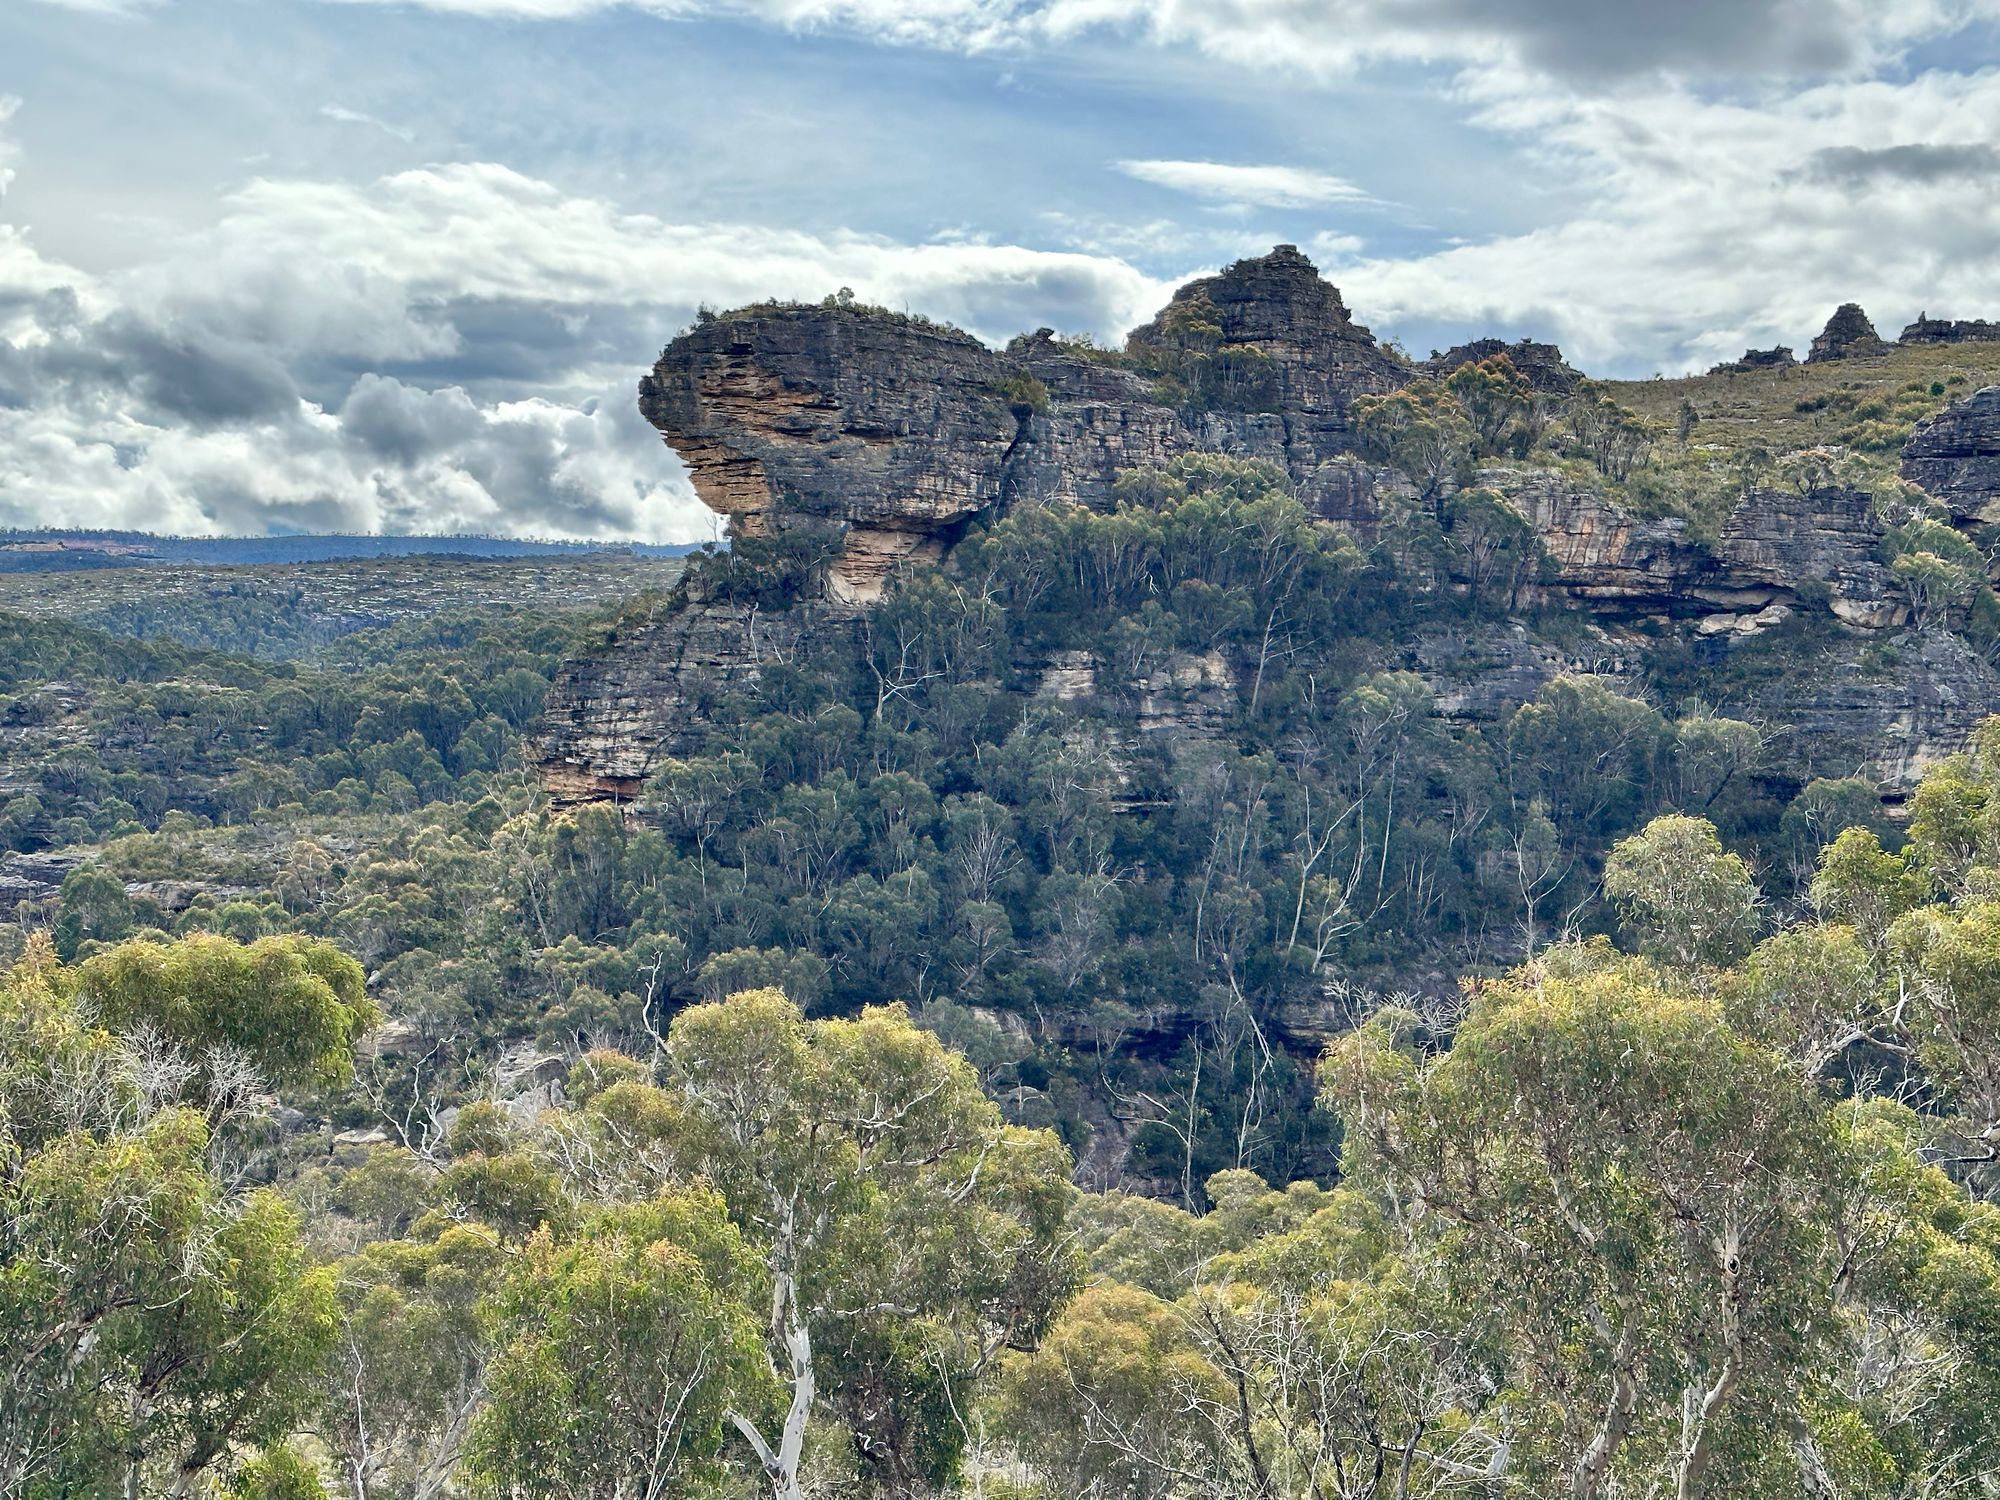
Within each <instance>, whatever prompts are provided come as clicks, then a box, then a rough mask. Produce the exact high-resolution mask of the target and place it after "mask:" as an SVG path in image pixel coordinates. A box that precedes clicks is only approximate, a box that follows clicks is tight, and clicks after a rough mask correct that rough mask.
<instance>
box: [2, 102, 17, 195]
mask: <svg viewBox="0 0 2000 1500" xmlns="http://www.w3.org/2000/svg"><path fill="white" fill-rule="evenodd" d="M20 108H21V101H20V100H19V99H18V98H16V97H15V96H14V95H12V94H0V198H4V197H6V196H7V189H8V188H9V187H11V186H13V183H14V161H15V159H16V158H17V157H18V156H19V155H20V148H19V147H17V146H16V145H15V144H14V143H13V142H12V141H11V140H9V139H8V138H7V136H6V135H5V134H4V132H5V131H6V129H7V126H8V124H9V122H10V121H12V120H13V118H14V116H15V114H16V113H18V112H19V110H20Z"/></svg>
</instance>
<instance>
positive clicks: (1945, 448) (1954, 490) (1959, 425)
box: [1903, 386, 2000, 524]
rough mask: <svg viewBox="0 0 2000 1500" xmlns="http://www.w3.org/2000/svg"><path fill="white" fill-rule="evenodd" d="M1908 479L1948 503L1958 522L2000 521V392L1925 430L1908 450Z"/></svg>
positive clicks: (1978, 397) (1988, 392)
mask: <svg viewBox="0 0 2000 1500" xmlns="http://www.w3.org/2000/svg"><path fill="white" fill-rule="evenodd" d="M1903 477H1904V478H1905V479H1908V480H1910V481H1911V482H1912V483H1915V484H1918V485H1921V486H1922V487H1923V488H1924V489H1925V490H1926V491H1928V492H1929V493H1930V494H1931V495H1933V496H1935V497H1936V498H1937V499H1939V500H1942V501H1943V502H1944V504H1945V505H1946V507H1947V508H1948V509H1949V510H1950V511H1951V514H1952V519H1953V520H1954V521H1957V522H1959V523H1961V524H1964V523H1971V522H1988V523H1990V522H1995V521H2000V386H1988V387H1987V388H1986V389H1985V390H1983V391H1979V392H1976V393H1975V394H1973V395H1971V396H1969V397H1967V398H1966V399H1965V400H1963V401H1956V402H1953V403H1952V404H1951V405H1950V406H1949V407H1947V408H1945V410H1944V411H1942V412H1940V413H1939V414H1938V415H1937V416H1935V417H1933V418H1931V420H1930V421H1928V422H1925V423H1923V424H1922V425H1921V426H1919V427H1918V428H1917V430H1916V432H1915V434H1914V435H1913V436H1912V437H1911V438H1910V441H1909V443H1908V445H1907V446H1906V447H1905V448H1904V449H1903Z"/></svg>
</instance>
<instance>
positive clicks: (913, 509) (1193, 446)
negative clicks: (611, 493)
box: [639, 245, 1414, 604]
mask: <svg viewBox="0 0 2000 1500" xmlns="http://www.w3.org/2000/svg"><path fill="white" fill-rule="evenodd" d="M1413 374H1414V372H1413V371H1412V370H1411V368H1410V367H1409V366H1408V365H1407V364H1406V363H1404V362H1403V361H1402V360H1400V359H1398V358H1397V357H1396V356H1394V355H1392V354H1390V353H1388V352H1387V351H1385V350H1384V349H1382V348H1381V347H1380V346H1379V345H1377V344H1376V342H1375V340H1374V337H1373V336H1372V335H1371V334H1370V333H1369V332H1368V330H1367V329H1366V328H1363V327H1361V326H1360V325H1359V324H1357V323H1355V322H1354V320H1353V319H1352V318H1351V317H1350V316H1349V315H1348V312H1347V309H1346V307H1345V305H1344V304H1343V303H1342V302H1341V299H1340V293H1339V292H1338V291H1337V290H1335V289H1334V288H1333V287H1332V286H1331V285H1329V284H1328V283H1327V282H1326V281H1324V280H1322V279H1321V278H1320V275H1319V273H1318V272H1317V271H1316V270H1315V269H1314V268H1313V264H1312V262H1311V261H1310V260H1308V259H1307V258H1306V257H1305V256H1303V255H1301V254H1300V253H1299V252H1298V251H1297V250H1296V249H1295V248H1293V247H1291V246H1289V245H1281V246H1279V247H1278V248H1277V249H1276V250H1274V251H1272V253H1271V254H1269V255H1267V256H1263V257H1260V258H1257V259H1253V260H1245V261H1239V262H1237V263H1236V264H1235V265H1233V266H1231V267H1229V268H1228V269H1227V270H1225V271H1222V272H1220V273H1219V274H1217V275H1215V276H1209V277H1204V278H1202V279H1201V280H1199V281H1194V282H1190V283H1189V284H1188V285H1187V286H1185V287H1182V288H1181V290H1180V291H1179V292H1177V293H1175V295H1174V299H1173V301H1172V302H1171V303H1170V304H1169V305H1168V306H1167V308H1166V309H1165V310H1163V311H1162V312H1161V313H1160V315H1159V316H1158V317H1157V318H1155V319H1154V320H1153V321H1152V322H1151V323H1149V324H1147V325H1146V326H1145V327H1143V328H1140V329H1138V330H1136V331H1135V332H1134V333H1133V334H1132V337H1131V340H1130V343H1129V345H1128V349H1127V352H1126V353H1125V354H1123V355H1115V356H1109V357H1106V356H1103V355H1099V354H1095V353H1094V351H1091V352H1086V351H1081V350H1078V349H1076V348H1072V347H1070V346H1066V345H1064V344H1062V343H1060V342H1058V341H1057V340H1056V339H1055V338H1054V336H1053V335H1052V334H1050V333H1049V332H1048V331H1047V330H1043V331H1042V332H1040V333H1038V334H1034V335H1031V336H1028V337H1026V338H1021V339H1016V340H1015V341H1014V342H1013V343H1012V344H1010V345H1008V347H1007V348H1006V349H1005V350H997V351H996V350H992V349H988V348H987V347H986V346H985V345H983V344H981V343H980V342H979V341H978V340H977V339H975V338H973V337H972V336H971V335H970V334H965V333H961V332H959V331H957V330H956V329H951V328H945V327H941V326H939V325H937V324H934V323H930V322H927V321H924V320H922V319H915V318H908V317H902V316H899V315H897V314H894V313H890V312H886V311H883V310H881V309H878V308H867V307H861V306H856V305H852V304H848V303H841V302H835V303H832V304H826V305H818V306H762V307H753V308H747V309H744V310H743V311H741V312H736V313H731V314H728V315H725V316H723V317H719V318H710V319H707V320H705V321H703V322H702V323H700V324H698V325H697V326H696V327H694V328H692V329H690V330H689V331H688V332H686V333H684V334H682V335H681V336H680V337H679V338H677V339H675V340H674V342H673V343H672V344H671V345H669V346H668V348H667V350H666V352H665V353H664V354H662V355H661V356H660V360H659V363H658V364H657V365H656V366H655V367H654V370H653V372H652V374H651V375H649V376H648V377H647V378H646V379H645V381H644V382H642V384H641V386H640V401H639V404H640V410H641V411H642V412H643V413H644V414H645V416H646V418H647V420H648V421H650V422H652V423H653V425H654V426H655V427H657V428H659V430H660V432H661V434H662V435H663V436H664V437H665V438H666V440H667V441H668V442H669V443H670V444H671V445H672V446H673V448H674V451H675V452H677V453H678V454H679V455H680V456H681V458H682V459H683V460H684V461H685V462H686V464H687V466H688V470H689V474H690V476H691V477H692V479H693V481H694V486H695V491H696V493H697V494H699V495H700V496H701V498H702V500H703V501H704V503H706V504H707V505H708V506H709V508H710V509H712V510H715V511H717V512H719V513H720V514H722V515H725V516H727V517H729V520H730V527H731V534H732V535H735V536H767V535H771V534H773V533H775V532H778V531H782V530H784V529H786V528H788V527H794V526H806V525H819V526H831V527H834V528H837V529H838V530H839V532H840V533H841V546H840V549H839V553H838V555H837V556H836V558H835V559H834V561H833V564H832V566H831V568H830V570H829V574H828V579H827V592H828V596H829V597H830V598H831V599H832V600H833V601H835V602H836V603H854V604H859V603H866V602H868V601H869V600H871V599H873V598H874V597H876V596H877V595H878V594H879V593H880V591H881V588H882V584H883V580H884V578H885V576H886V574H887V573H888V571H889V570H890V569H891V568H892V567H894V566H895V564H896V563H898V562H899V561H901V560H903V559H905V558H909V557H912V556H925V555H935V554H936V553H937V552H938V551H939V550H940V549H941V548H943V547H945V546H948V545H949V544H950V543H951V541H952V540H954V539H955V538H956V536H957V535H958V534H959V532H960V531H962V529H963V527H964V526H965V524H966V523H967V522H968V521H969V520H970V519H971V518H972V517H974V516H976V515H979V514H981V513H982V512H986V511H990V510H993V509H996V508H1000V507H1004V506H1007V505H1011V504H1015V503H1021V502H1027V503H1035V502H1042V501H1048V500H1054V499H1060V500H1068V501H1076V502H1079V503H1082V504H1101V503H1104V502H1105V501H1106V499H1107V498H1108V496H1109V494H1110V488H1111V484H1112V482H1113V480H1114V479H1115V477H1116V476H1117V475H1118V474H1119V473H1120V472H1122V471H1123V470H1126V469H1130V468H1134V467H1138V466H1141V465H1145V464H1158V463H1162V462H1165V461H1166V460H1168V459H1170V458H1172V457H1173V456H1174V455H1175V454H1178V453H1184V452H1189V451H1193V450H1197V449H1202V450H1211V451H1218V452H1228V453H1237V454H1242V455H1244V456H1248V457H1256V458H1265V459H1269V460H1271V461H1272V462H1275V463H1279V464H1282V465H1284V466H1285V467H1286V468H1287V469H1289V470H1290V471H1291V473H1292V474H1293V476H1294V478H1295V479H1298V480H1300V481H1301V482H1306V481H1309V480H1310V478H1311V476H1312V474H1313V473H1314V472H1315V471H1316V470H1317V469H1318V468H1320V466H1321V465H1323V464H1325V463H1326V462H1328V461H1329V460H1332V459H1335V458H1337V457H1339V456H1341V455H1343V454H1347V453H1350V452H1351V451H1352V450H1353V448H1354V439H1353V432H1352V427H1351V425H1350V423H1349V421H1348V408H1349V406H1350V404H1351V403H1352V401H1353V399H1354V398H1355V397H1356V396H1358V395H1363V394H1368V393H1372V392H1381V391H1388V390H1393V389H1395V388H1396V387H1398V386H1400V385H1402V384H1404V383H1406V382H1407V381H1409V380H1410V379H1411V378H1413Z"/></svg>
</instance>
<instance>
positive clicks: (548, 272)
mask: <svg viewBox="0 0 2000 1500" xmlns="http://www.w3.org/2000/svg"><path fill="white" fill-rule="evenodd" d="M1278 243H1292V244H1297V245H1299V246H1300V247H1302V248H1303V249H1304V250H1305V251H1306V252H1307V253H1308V254H1309V255H1311V256H1312V257H1313V258H1314V260H1315V261H1316V262H1317V263H1318V264H1319V266H1320V268H1321V270H1322V272H1323V273H1324V274H1325V275H1326V276H1327V277H1328V278H1329V279H1330V280H1332V281H1333V282H1335V283H1336V284H1337V285H1338V286H1339V287H1340V288H1341V290H1342V292H1343V294H1344V295H1345V297H1346V300H1347V303H1348V306H1349V307H1350V308H1351V309H1352V310H1353V312H1354V314H1355V316H1356V317H1357V318H1358V319H1359V320H1360V321H1362V322H1363V323H1366V324H1368V325H1369V326H1370V327H1372V328H1373V329H1374V331H1375V332H1376V334H1377V335H1378V336H1379V337H1382V338H1385V339H1395V340H1396V341H1397V342H1398V343H1399V344H1400V345H1401V346H1402V347H1404V348H1405V349H1407V350H1408V351H1409V352H1410V353H1412V354H1413V355H1416V356H1417V357H1422V356H1423V355H1425V354H1427V353H1429V352H1430V351H1431V350H1432V349H1433V348H1442V347H1447V346H1449V345H1450V344H1452V343H1456V342H1459V341H1462V340H1463V339H1466V338H1469V337H1477V336H1483V335H1488V334H1491V335H1497V336H1500V337H1504V338H1509V339H1513V338H1520V337H1534V338H1537V339H1553V340H1555V341H1557V342H1559V343H1560V344H1561V345H1562V347H1563V349H1564V351H1565V352H1566V354H1568V356H1569V357H1570V359H1571V361H1572V362H1573V363H1575V364H1577V365H1578V366H1580V367H1582V368H1583V369H1585V370H1587V371H1590V372H1591V373H1595V374H1601V375H1607V376H1621V377H1643V376H1648V375H1651V374H1654V373H1662V372H1663V373H1670V374H1674V373H1680V372H1683V371H1686V370H1690V369H1701V368H1705V367H1706V366H1707V365H1709V364H1712V363H1714V362H1716V361H1718V360H1721V359H1726V358H1732V357H1734V356H1735V355H1737V354H1739V353H1740V352H1741V351H1742V350H1743V349H1744V348H1746V347H1749V346H1752V345H1755V346H1760V347H1761V346H1768V345H1770V344H1773V343H1780V342H1782V343H1787V344H1791V345H1794V346H1796V347H1802V346H1803V345H1804V344H1805V343H1806V342H1807V341H1808V340H1809V339H1810V338H1811V337H1812V335H1813V334H1814V333H1815V332H1816V331H1817V330H1818V328H1819V327H1820V326H1821V324H1823V323H1824V322H1825V320H1826V317H1827V315H1828V314H1829V313H1830V312H1831V311H1832V309H1833V307H1834V306H1835V305H1836V304H1838V303H1840V302H1843V301H1848V300H1854V301H1859V302H1861V303H1862V305H1863V306H1864V307H1866V308H1867V310H1868V311H1869V313H1870V314H1871V315H1872V316H1873V317H1874V320H1875V322H1876V325H1877V326H1878V328H1880V329H1881V330H1882V331H1883V333H1884V334H1885V335H1886V336H1888V337H1891V338H1893V337H1894V336H1895V334H1896V332H1897V331H1899V330H1900V329H1901V327H1902V325H1903V324H1904V323H1906V322H1908V321H1909V320H1911V319H1912V318H1914V317H1916V316H1917V314H1918V313H1919V312H1920V311H1921V312H1929V313H1930V314H1932V315H1933V316H1947V317H2000V0H0V525H11V526H37V525H64V526H93V527H97V526H114V527H132V528H137V529H143V530H152V531H162V532H179V533H186V534H217V533H229V534H261V533H267V532H285V531H301V530H304V531H327V530H339V531H391V532H411V531H418V532H437V531H478V532H489V533H497V534H504V535H519V536H549V537H605V538H630V539H638V540H646V541H661V542H671V541H696V540H705V539H708V538H710V537H713V536H716V535H717V534H718V528H717V523H716V519H715V518H714V517H713V516H711V515H710V514H709V513H708V512H707V511H706V510H705V509H704V508H703V507H702V506H701V505H700V503H699V502H698V501H697V500H696V499H695V498H694V495H693V492H692V490H691V489H690V488H689V486H688V483H687V479H686V475H685V472H684V470H683V469H682V467H681V465H680V463H679V461H678V460H677V459H676V458H675V457H674V456H673V455H672V453H671V452H670V451H669V450H668V449H667V448H666V447H665V446H664V445H663V444H662V443H661V441H660V439H659V437H658V435H657V434H656V433H654V432H653V431H652V430H651V429H650V428H649V427H647V425H646V424H645V423H644V422H643V421H642V420H641V419H640V417H639V415H638V411H637V408H636V405H635V391H636V385H637V381H638V378H639V376H640V375H641V374H642V373H643V372H644V370H645V369H646V368H647V367H648V366H649V365H650V363H651V362H652V360H653V359H654V358H655V357H656V356H657V354H658V352H659V350H660V348H661V347H662V346H663V345H664V344H665V343H666V342H667V341H668V340H669V339H670V338H671V337H672V336H673V335H674V333H675V332H676V331H677V330H678V329H680V328H681V327H684V326H685V325H686V324H687V323H688V322H690V321H691V320H692V318H693V316H694V315H695V312H696V310H697V309H698V308H699V307H701V306H703V305H707V306H711V307H716V308H722V307H728V306H731V305H734V304H738V303H743V302H748V301H753V300H758V299H762V298H767V297H803V298H818V297H821V296H823V295H825V294H826V293H828V292H830V291H833V290H834V289H836V288H838V287H842V286H847V287H851V288H852V289H853V290H854V291H855V293H856V294H857V295H858V296H860V297H862V298H863V299H865V300H867V301H871V302H878V303H883V304H886V305H889V306H892V307H899V308H906V309H908V310H909V311H912V312H920V313H924V314H927V315H929V316H931V317H935V318H940V319H944V320H947V321H950V322H953V323H957V324H959V325H961V326H963V327H966V328H968V329H970V330H971V331H972V332H974V333H976V334H978V335H979V336H981V337H982V338H985V339H988V340H990V341H993V342H996V343H997V342H1002V341H1004V340H1005V339H1006V338H1008V337H1009V336H1011V335H1012V334H1014V333H1017V332H1020V331H1023V330H1028V329H1033V328H1036V327H1041V326H1051V327H1055V328H1057V329H1059V330H1062V331H1064V332H1072V333H1091V334H1094V335H1096V336H1097V337H1099V338H1100V339H1108V340H1118V339H1121V338H1122V336H1123V334H1124V332H1125V331H1126V330H1128V329H1129V328H1131V327H1133V326H1135V325H1136V324H1138V323H1139V322H1141V321H1143V320H1144V319H1145V318H1146V317H1148V316H1149V315H1150V314H1151V313H1152V312H1153V311H1154V310H1155V309H1156V308H1157V307H1158V306H1159V305H1160V304H1161V303H1162V302H1163V301H1164V300H1165V299H1166V297H1167V295H1168V294H1169V293H1170V292H1171V290H1172V288H1173V287H1174V286H1176V285H1178V284H1179V283H1180V282H1182V281H1185V280H1187V279H1188V278H1189V277H1191V276H1193V275H1197V274H1201V273H1203V272H1206V271H1211V270H1213V269H1215V268H1217V267H1218V266H1221V265H1224V264H1226V263H1228V262H1229V261H1231V260H1234V259H1237V258H1239V257H1241V256H1244V255H1252V254H1260V253H1262V252H1264V251H1266V250H1268V249H1269V248H1270V247H1271V246H1272V245H1274V244H1278Z"/></svg>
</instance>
